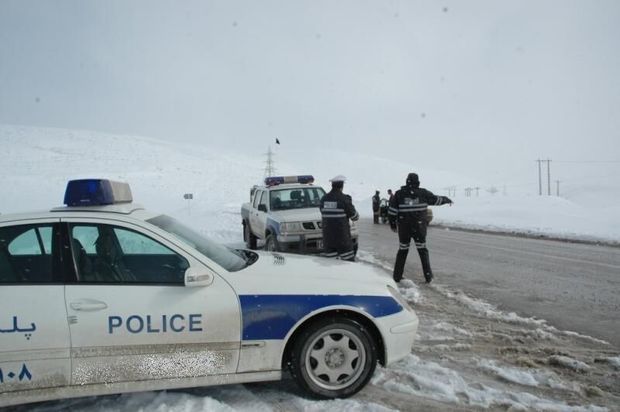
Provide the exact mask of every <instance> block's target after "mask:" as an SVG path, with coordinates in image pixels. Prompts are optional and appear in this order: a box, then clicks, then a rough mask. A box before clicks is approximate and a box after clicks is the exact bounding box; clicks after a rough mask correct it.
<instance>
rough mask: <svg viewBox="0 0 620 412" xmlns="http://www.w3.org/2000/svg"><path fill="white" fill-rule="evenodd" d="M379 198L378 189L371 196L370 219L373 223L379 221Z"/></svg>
mask: <svg viewBox="0 0 620 412" xmlns="http://www.w3.org/2000/svg"><path fill="white" fill-rule="evenodd" d="M380 203H381V198H380V197H379V191H378V190H376V191H375V195H374V196H373V197H372V221H373V223H379V204H380Z"/></svg>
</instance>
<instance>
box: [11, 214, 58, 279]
mask: <svg viewBox="0 0 620 412" xmlns="http://www.w3.org/2000/svg"><path fill="white" fill-rule="evenodd" d="M52 236H53V230H52V225H51V224H45V225H17V226H7V227H3V228H0V283H52V282H60V281H61V278H60V276H56V275H55V273H54V266H53V258H52ZM57 272H59V271H57ZM57 275H60V273H58V274H57Z"/></svg>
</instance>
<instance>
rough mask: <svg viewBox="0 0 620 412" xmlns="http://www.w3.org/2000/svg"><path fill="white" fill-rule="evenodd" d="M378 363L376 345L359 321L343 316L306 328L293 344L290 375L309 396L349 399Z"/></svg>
mask: <svg viewBox="0 0 620 412" xmlns="http://www.w3.org/2000/svg"><path fill="white" fill-rule="evenodd" d="M376 366H377V347H376V343H375V341H374V339H373V338H372V336H371V335H370V333H369V332H368V331H367V330H366V328H364V327H363V326H362V325H360V324H359V323H357V322H355V321H353V320H351V319H348V318H344V317H337V318H328V319H323V320H321V321H319V322H316V323H314V324H312V325H311V326H310V327H308V328H306V329H305V330H304V331H303V332H302V333H301V334H300V335H299V336H298V338H297V339H296V341H295V342H294V344H293V350H292V354H291V363H290V369H291V375H292V376H293V378H294V379H295V380H296V381H297V384H298V385H299V386H300V387H301V388H302V389H303V390H304V391H305V392H306V393H307V394H309V395H310V396H313V397H317V398H323V399H332V398H346V397H349V396H351V395H353V394H355V393H357V392H358V391H359V390H360V389H362V388H363V387H364V386H365V385H366V384H367V383H368V381H369V380H370V378H371V377H372V374H373V373H374V371H375V368H376Z"/></svg>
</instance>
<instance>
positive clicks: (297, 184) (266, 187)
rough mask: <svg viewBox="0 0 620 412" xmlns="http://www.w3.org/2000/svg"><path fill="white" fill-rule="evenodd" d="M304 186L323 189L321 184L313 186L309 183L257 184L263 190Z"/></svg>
mask: <svg viewBox="0 0 620 412" xmlns="http://www.w3.org/2000/svg"><path fill="white" fill-rule="evenodd" d="M304 187H316V188H319V189H323V188H322V187H321V186H315V185H313V184H311V183H283V184H281V185H273V186H258V189H263V190H265V189H266V190H277V189H299V188H304Z"/></svg>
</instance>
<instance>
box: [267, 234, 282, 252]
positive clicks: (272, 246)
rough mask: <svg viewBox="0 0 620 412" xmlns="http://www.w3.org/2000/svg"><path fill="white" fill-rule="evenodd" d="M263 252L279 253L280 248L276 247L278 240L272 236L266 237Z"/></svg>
mask: <svg viewBox="0 0 620 412" xmlns="http://www.w3.org/2000/svg"><path fill="white" fill-rule="evenodd" d="M265 250H267V251H269V252H279V251H280V247H279V246H278V240H277V239H276V237H275V236H274V235H272V234H269V235H267V239H265Z"/></svg>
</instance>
